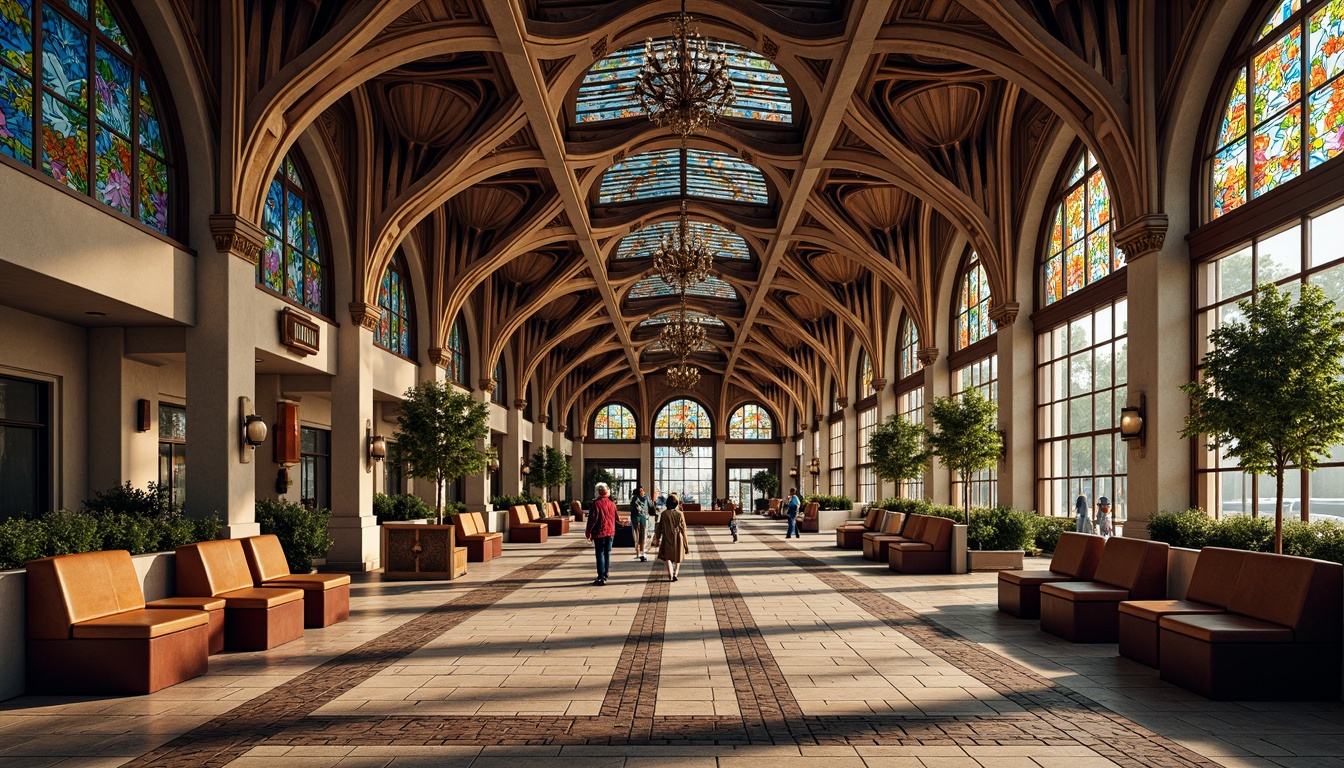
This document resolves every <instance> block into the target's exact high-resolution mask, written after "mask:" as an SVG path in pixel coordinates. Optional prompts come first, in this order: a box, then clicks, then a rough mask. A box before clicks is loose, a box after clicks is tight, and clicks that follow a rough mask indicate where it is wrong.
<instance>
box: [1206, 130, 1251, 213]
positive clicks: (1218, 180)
mask: <svg viewBox="0 0 1344 768" xmlns="http://www.w3.org/2000/svg"><path fill="white" fill-rule="evenodd" d="M1212 187H1213V188H1212V190H1211V197H1212V198H1213V218H1215V219H1216V218H1218V217H1219V216H1222V215H1223V214H1225V213H1227V212H1228V211H1231V210H1234V209H1236V208H1239V207H1241V206H1242V205H1245V203H1246V200H1247V197H1246V139H1242V140H1241V141H1238V142H1236V143H1235V144H1233V145H1232V146H1230V147H1228V148H1227V149H1224V150H1223V151H1222V152H1219V153H1218V154H1216V155H1214V156H1213V179H1212Z"/></svg>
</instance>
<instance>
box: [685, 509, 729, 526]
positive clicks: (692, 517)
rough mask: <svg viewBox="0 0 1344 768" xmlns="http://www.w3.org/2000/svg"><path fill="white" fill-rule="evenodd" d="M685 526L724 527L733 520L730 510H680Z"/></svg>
mask: <svg viewBox="0 0 1344 768" xmlns="http://www.w3.org/2000/svg"><path fill="white" fill-rule="evenodd" d="M681 515H682V517H684V518H686V524H687V525H709V526H724V527H726V526H727V525H728V523H729V521H731V520H732V519H733V512H732V510H730V509H690V510H682V513H681Z"/></svg>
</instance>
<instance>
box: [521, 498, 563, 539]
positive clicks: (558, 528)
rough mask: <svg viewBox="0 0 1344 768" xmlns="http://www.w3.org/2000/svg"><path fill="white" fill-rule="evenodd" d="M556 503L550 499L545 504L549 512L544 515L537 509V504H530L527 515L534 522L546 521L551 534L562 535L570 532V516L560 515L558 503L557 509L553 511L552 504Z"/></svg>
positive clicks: (548, 531)
mask: <svg viewBox="0 0 1344 768" xmlns="http://www.w3.org/2000/svg"><path fill="white" fill-rule="evenodd" d="M554 503H555V502H550V501H548V502H546V504H545V506H546V513H547V514H545V515H543V514H542V513H541V512H540V511H538V510H537V505H536V504H528V505H527V516H528V519H529V520H531V521H532V522H534V523H545V524H546V531H547V533H549V534H550V535H552V536H561V535H563V534H566V533H569V518H567V517H561V516H560V510H559V508H558V507H559V505H558V504H557V505H556V509H555V510H554V511H553V510H552V509H551V505H552V504H554Z"/></svg>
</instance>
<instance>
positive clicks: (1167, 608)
mask: <svg viewBox="0 0 1344 768" xmlns="http://www.w3.org/2000/svg"><path fill="white" fill-rule="evenodd" d="M1074 535H1075V536H1078V535H1082V534H1074ZM1248 554H1250V553H1249V552H1247V551H1245V550H1241V549H1223V548H1221V547H1205V548H1204V549H1202V550H1200V553H1199V559H1198V560H1196V561H1195V572H1194V573H1193V574H1191V575H1190V586H1189V588H1188V589H1187V590H1186V593H1185V599H1184V600H1126V601H1125V602H1123V603H1121V604H1120V655H1121V656H1124V657H1126V658H1130V659H1133V660H1135V661H1137V662H1139V663H1140V664H1147V665H1148V666H1150V667H1156V666H1157V662H1158V651H1157V649H1158V640H1159V638H1160V634H1161V633H1160V630H1159V623H1160V622H1161V620H1162V617H1163V616H1182V615H1188V614H1195V613H1225V612H1226V611H1227V606H1228V603H1230V602H1232V590H1233V589H1234V588H1235V587H1236V585H1237V577H1238V576H1240V575H1241V566H1242V563H1244V562H1245V561H1246V555H1248Z"/></svg>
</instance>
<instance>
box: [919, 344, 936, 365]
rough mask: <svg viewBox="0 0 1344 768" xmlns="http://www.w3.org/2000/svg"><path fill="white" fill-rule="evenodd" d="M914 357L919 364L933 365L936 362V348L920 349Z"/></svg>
mask: <svg viewBox="0 0 1344 768" xmlns="http://www.w3.org/2000/svg"><path fill="white" fill-rule="evenodd" d="M915 357H918V358H919V362H921V363H923V364H924V365H933V364H934V363H935V362H937V360H938V348H937V347H920V348H919V350H918V351H917V352H915Z"/></svg>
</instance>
